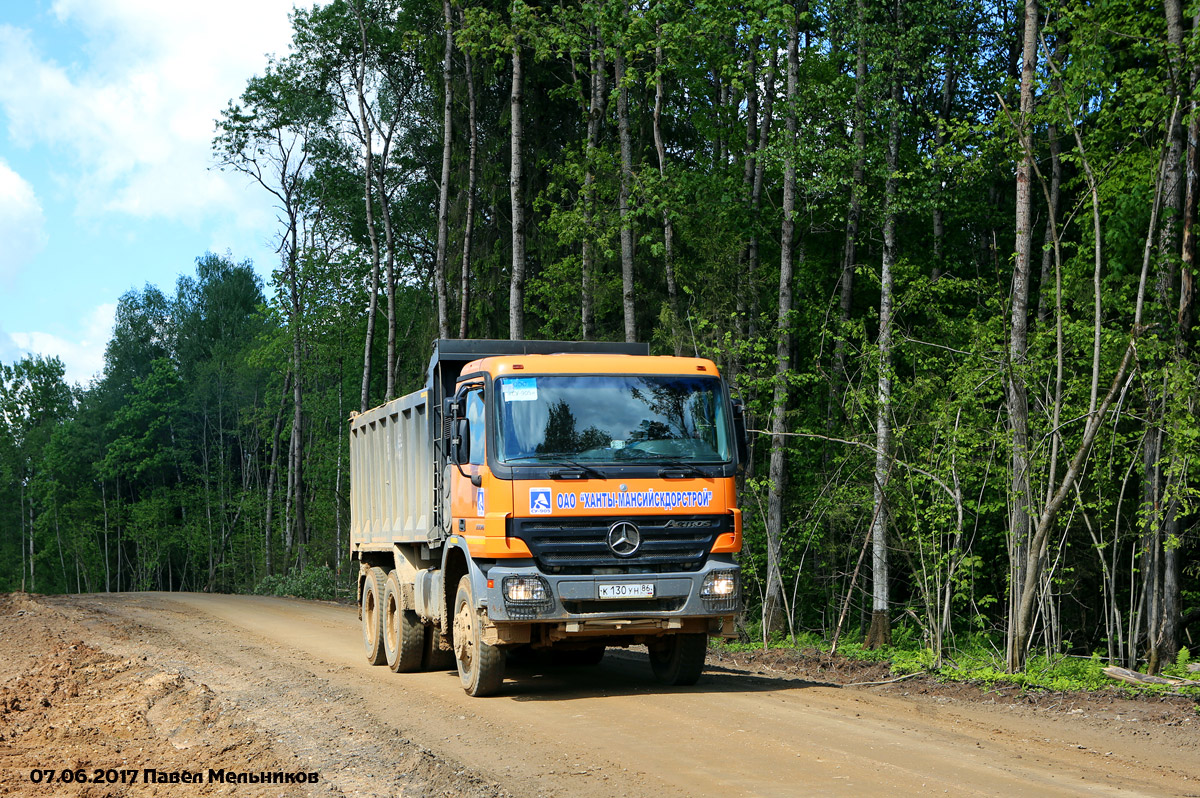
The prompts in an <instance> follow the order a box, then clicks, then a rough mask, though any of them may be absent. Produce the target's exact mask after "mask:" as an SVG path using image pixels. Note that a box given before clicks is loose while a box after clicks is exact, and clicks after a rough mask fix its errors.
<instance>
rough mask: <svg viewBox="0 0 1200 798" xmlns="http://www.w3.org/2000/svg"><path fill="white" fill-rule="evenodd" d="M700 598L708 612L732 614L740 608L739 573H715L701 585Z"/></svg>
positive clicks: (707, 577)
mask: <svg viewBox="0 0 1200 798" xmlns="http://www.w3.org/2000/svg"><path fill="white" fill-rule="evenodd" d="M700 598H701V600H702V601H703V602H704V606H705V608H706V609H708V610H712V611H718V612H732V611H734V610H736V609H737V608H738V603H739V602H740V597H739V596H738V572H737V571H713V572H712V573H710V574H709V575H708V576H706V577H704V582H703V583H702V584H701V585H700Z"/></svg>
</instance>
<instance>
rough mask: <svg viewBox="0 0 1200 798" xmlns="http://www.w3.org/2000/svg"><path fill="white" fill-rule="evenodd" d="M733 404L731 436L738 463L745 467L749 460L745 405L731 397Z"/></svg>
mask: <svg viewBox="0 0 1200 798" xmlns="http://www.w3.org/2000/svg"><path fill="white" fill-rule="evenodd" d="M731 404H732V405H733V438H734V444H735V445H736V446H737V459H738V465H739V466H741V467H742V468H745V467H746V463H748V462H749V461H750V438H749V436H748V435H747V434H746V405H744V404H743V403H742V400H741V399H732V400H731Z"/></svg>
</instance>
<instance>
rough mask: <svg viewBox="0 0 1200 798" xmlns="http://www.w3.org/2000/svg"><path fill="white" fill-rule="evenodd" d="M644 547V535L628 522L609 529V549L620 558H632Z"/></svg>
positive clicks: (621, 522)
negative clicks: (640, 547)
mask: <svg viewBox="0 0 1200 798" xmlns="http://www.w3.org/2000/svg"><path fill="white" fill-rule="evenodd" d="M641 545H642V533H641V532H640V531H638V528H637V527H636V526H634V525H633V524H631V523H630V522H628V521H618V522H617V523H615V524H613V525H612V526H610V527H609V528H608V547H609V548H610V549H612V553H613V554H615V555H617V556H618V557H632V556H633V555H634V554H636V553H637V550H638V547H639V546H641Z"/></svg>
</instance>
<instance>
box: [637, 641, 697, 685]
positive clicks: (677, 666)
mask: <svg viewBox="0 0 1200 798" xmlns="http://www.w3.org/2000/svg"><path fill="white" fill-rule="evenodd" d="M707 654H708V635H706V634H704V633H703V632H701V633H699V634H677V635H670V636H668V637H666V638H664V639H663V640H662V641H660V642H658V643H656V644H653V645H651V646H650V667H651V668H652V669H653V670H654V677H655V678H656V679H658V680H659V681H660V682H662V683H663V684H669V685H678V686H686V685H689V684H695V683H696V681H697V680H698V679H699V678H700V672H701V671H703V670H704V657H705V656H706V655H707Z"/></svg>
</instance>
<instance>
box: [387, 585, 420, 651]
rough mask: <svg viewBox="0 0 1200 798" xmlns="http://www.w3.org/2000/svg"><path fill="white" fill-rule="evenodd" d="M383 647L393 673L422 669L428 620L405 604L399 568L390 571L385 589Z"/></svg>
mask: <svg viewBox="0 0 1200 798" xmlns="http://www.w3.org/2000/svg"><path fill="white" fill-rule="evenodd" d="M383 650H384V652H385V653H386V655H387V664H388V667H389V668H391V669H392V672H393V673H410V672H412V671H416V670H420V669H421V658H422V656H423V655H424V654H425V624H423V623H421V619H420V618H419V617H417V613H415V612H414V611H413V610H412V609H410V608H408V607H405V606H404V592H403V591H402V590H401V589H400V580H399V579H397V578H396V572H395V571H392V572H391V573H390V574H388V578H387V585H386V587H385V588H384V591H383Z"/></svg>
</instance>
